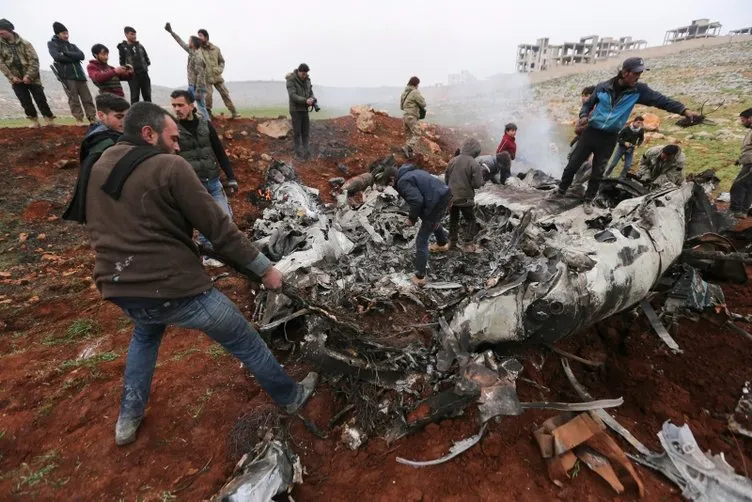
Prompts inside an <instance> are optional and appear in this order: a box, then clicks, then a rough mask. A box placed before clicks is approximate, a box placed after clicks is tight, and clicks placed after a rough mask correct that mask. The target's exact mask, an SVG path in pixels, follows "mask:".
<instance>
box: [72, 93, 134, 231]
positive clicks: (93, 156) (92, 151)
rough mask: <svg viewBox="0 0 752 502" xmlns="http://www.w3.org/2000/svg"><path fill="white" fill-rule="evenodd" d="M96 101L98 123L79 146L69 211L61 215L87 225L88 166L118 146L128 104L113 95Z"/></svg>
mask: <svg viewBox="0 0 752 502" xmlns="http://www.w3.org/2000/svg"><path fill="white" fill-rule="evenodd" d="M96 102H97V121H98V122H97V123H96V124H93V125H92V126H91V127H89V130H88V131H86V136H84V140H83V142H82V143H81V149H80V151H79V155H78V160H79V163H80V165H81V169H80V170H79V172H78V180H77V181H76V189H75V191H74V192H73V198H72V199H71V201H70V203H69V204H68V208H67V209H66V210H65V213H63V219H64V220H68V221H75V222H78V223H82V224H84V223H86V206H85V201H86V186H87V185H88V183H89V176H90V175H91V167H92V166H93V165H94V163H95V162H96V161H98V160H99V157H101V156H102V154H103V153H104V151H105V150H107V149H108V148H109V147H111V146H112V145H114V144H115V143H117V141H118V139H120V136H122V134H123V118H124V117H125V112H126V111H128V108H130V106H131V105H129V104H128V102H127V101H126V100H125V99H123V98H121V97H119V96H116V95H114V94H111V93H105V94H100V95H99V96H97V98H96Z"/></svg>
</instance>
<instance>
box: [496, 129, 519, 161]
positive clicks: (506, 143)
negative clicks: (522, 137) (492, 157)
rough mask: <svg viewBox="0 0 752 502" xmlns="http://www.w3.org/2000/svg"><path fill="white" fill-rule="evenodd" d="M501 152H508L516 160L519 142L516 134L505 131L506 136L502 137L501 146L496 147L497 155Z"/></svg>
mask: <svg viewBox="0 0 752 502" xmlns="http://www.w3.org/2000/svg"><path fill="white" fill-rule="evenodd" d="M501 152H507V153H508V154H509V156H510V157H512V160H514V157H515V156H516V155H517V143H516V142H515V139H514V136H510V135H508V134H507V133H504V136H503V137H502V138H501V143H499V146H498V147H497V148H496V154H497V155H498V154H500V153H501Z"/></svg>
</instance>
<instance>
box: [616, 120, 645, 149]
mask: <svg viewBox="0 0 752 502" xmlns="http://www.w3.org/2000/svg"><path fill="white" fill-rule="evenodd" d="M618 140H619V146H621V147H622V148H627V145H626V144H625V143H631V144H632V148H634V147H636V146H640V145H641V144H642V142H643V141H645V129H644V128H642V127H640V130H639V131H633V130H632V126H631V125H627V126H625V127H624V129H622V130H621V131H619V137H618Z"/></svg>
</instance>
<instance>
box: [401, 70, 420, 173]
mask: <svg viewBox="0 0 752 502" xmlns="http://www.w3.org/2000/svg"><path fill="white" fill-rule="evenodd" d="M419 84H420V79H419V78H418V77H411V78H410V80H409V81H408V82H407V86H406V87H405V90H404V91H402V96H400V110H402V123H403V124H404V129H405V146H404V147H402V151H403V152H404V153H405V157H407V158H410V157H411V156H412V155H413V152H414V151H415V147H416V146H417V145H418V138H419V137H420V127H419V126H418V121H419V120H420V119H421V117H420V116H421V110H425V109H426V100H425V99H424V98H423V95H422V94H421V93H420V91H419V90H418V85H419Z"/></svg>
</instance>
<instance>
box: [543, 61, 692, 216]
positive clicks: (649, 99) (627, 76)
mask: <svg viewBox="0 0 752 502" xmlns="http://www.w3.org/2000/svg"><path fill="white" fill-rule="evenodd" d="M646 69H647V68H645V61H644V60H643V59H642V58H636V57H635V58H627V59H626V60H625V61H624V63H622V66H621V69H620V70H619V73H618V74H617V75H616V76H615V77H614V78H612V79H610V80H606V81H605V82H601V83H599V84H598V85H597V86H596V87H595V91H594V92H593V94H592V96H590V98H589V99H588V100H587V101H586V102H585V104H583V105H582V108H581V109H580V119H583V118H587V117H589V118H588V122H587V126H586V127H585V129H584V130H583V131H582V135H581V136H580V138H579V140H578V141H577V146H576V147H575V149H574V151H573V152H572V155H571V156H570V158H569V163H568V164H567V167H566V168H565V169H564V174H563V175H562V177H561V184H560V185H559V188H558V189H557V190H555V191H554V192H552V194H551V197H553V198H557V197H563V196H564V194H566V192H567V189H568V188H569V186H570V185H571V184H572V180H573V179H574V176H575V174H576V173H577V171H578V170H579V169H580V167H581V166H582V164H583V163H584V162H585V161H586V160H587V158H588V156H590V154H591V153H592V154H593V169H592V173H591V176H590V180H589V181H588V187H587V190H586V192H585V200H584V202H583V210H584V211H585V214H592V212H593V205H592V201H593V199H594V198H595V196H596V195H597V194H598V189H599V188H600V183H601V179H602V177H603V169H604V167H605V166H606V162H608V159H609V158H610V157H611V154H612V153H613V151H614V146H615V145H616V140H617V135H618V134H619V131H620V130H621V129H622V127H624V124H626V122H627V119H628V118H629V115H630V113H632V109H633V108H634V106H635V105H637V104H641V105H646V106H654V107H656V108H660V109H662V110H666V111H669V112H672V113H678V114H681V115H684V116H686V117H689V118H690V119H694V118H695V117H697V114H696V113H694V112H692V111H690V110H689V109H688V108H687V107H686V106H684V105H683V104H681V103H679V102H678V101H675V100H673V99H671V98H668V97H666V96H664V95H663V94H661V93H659V92H657V91H654V90H652V89H651V88H650V87H648V86H647V84H643V83H641V82H639V80H640V77H641V76H642V72H644V71H645V70H646ZM591 112H592V114H591Z"/></svg>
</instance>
